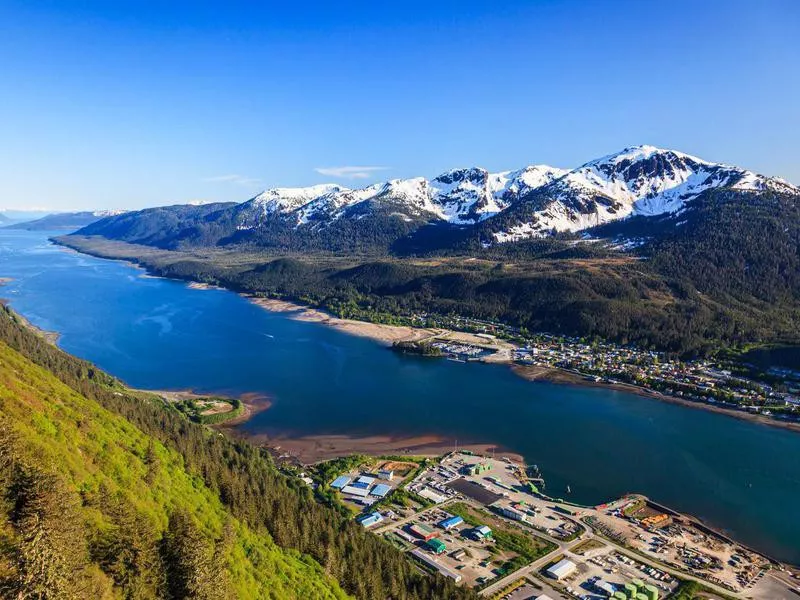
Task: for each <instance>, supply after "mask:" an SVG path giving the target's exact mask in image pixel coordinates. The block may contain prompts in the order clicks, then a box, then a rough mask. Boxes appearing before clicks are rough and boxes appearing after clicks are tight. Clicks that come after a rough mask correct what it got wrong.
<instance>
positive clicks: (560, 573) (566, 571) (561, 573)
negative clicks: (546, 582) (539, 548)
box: [546, 558, 578, 581]
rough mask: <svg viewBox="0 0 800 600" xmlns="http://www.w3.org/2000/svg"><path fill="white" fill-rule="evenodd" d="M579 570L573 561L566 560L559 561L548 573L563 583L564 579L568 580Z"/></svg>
mask: <svg viewBox="0 0 800 600" xmlns="http://www.w3.org/2000/svg"><path fill="white" fill-rule="evenodd" d="M577 568H578V565H576V564H575V563H574V562H572V561H571V560H568V559H566V558H564V559H562V560H560V561H558V562H557V563H556V564H554V565H553V566H552V567H550V568H549V569H547V571H546V573H547V575H548V576H550V577H552V578H553V579H555V580H557V581H561V580H562V579H566V578H567V577H569V576H570V575H572V574H573V573H574V572H575V571H576V570H577Z"/></svg>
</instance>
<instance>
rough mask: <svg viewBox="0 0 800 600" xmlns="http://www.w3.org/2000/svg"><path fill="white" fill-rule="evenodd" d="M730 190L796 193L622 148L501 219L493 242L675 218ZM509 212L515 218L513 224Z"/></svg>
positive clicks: (733, 172) (667, 153) (772, 181)
mask: <svg viewBox="0 0 800 600" xmlns="http://www.w3.org/2000/svg"><path fill="white" fill-rule="evenodd" d="M722 187H730V188H732V189H737V190H742V191H748V190H749V191H758V190H765V189H773V190H776V191H781V192H789V191H791V192H793V193H798V192H800V190H799V189H798V188H796V187H794V186H792V185H790V184H788V183H787V182H785V181H783V180H781V179H777V178H769V177H765V176H763V175H758V174H756V173H752V172H750V171H746V170H744V169H741V168H739V167H734V166H730V165H723V164H718V163H711V162H708V161H705V160H702V159H700V158H696V157H694V156H690V155H688V154H683V153H682V152H676V151H674V150H662V149H660V148H655V147H653V146H635V147H632V148H626V149H624V150H622V151H621V152H617V153H616V154H611V155H609V156H605V157H603V158H599V159H596V160H593V161H591V162H588V163H586V164H584V165H582V166H580V167H578V168H577V169H574V170H572V171H569V172H568V173H566V174H565V175H564V176H563V177H560V178H559V179H557V180H556V181H554V182H552V183H551V184H548V185H545V186H541V187H540V188H538V189H537V190H536V191H535V193H534V194H530V195H529V196H528V198H526V202H525V203H524V205H522V204H520V205H517V206H515V207H513V209H512V210H511V211H510V212H509V214H507V215H504V219H503V221H504V222H503V223H502V226H500V227H497V228H495V229H494V231H493V236H494V240H495V241H497V242H506V241H513V240H519V239H525V238H529V237H542V236H545V235H548V234H550V233H551V232H560V231H580V230H583V229H588V228H590V227H594V226H597V225H601V224H603V223H608V222H609V221H614V220H618V219H623V218H625V217H628V216H631V215H641V216H656V215H663V214H665V213H679V212H680V211H682V210H683V209H684V208H685V207H686V203H687V202H690V201H691V200H692V199H694V198H696V197H697V196H698V195H699V194H701V193H702V192H704V191H706V190H709V189H713V188H722ZM514 212H517V213H518V215H517V218H516V219H514V218H513V217H514V216H515V215H513V213H514Z"/></svg>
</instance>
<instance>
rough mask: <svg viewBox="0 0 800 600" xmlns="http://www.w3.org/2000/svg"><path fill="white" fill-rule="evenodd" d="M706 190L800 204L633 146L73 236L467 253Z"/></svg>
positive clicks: (649, 212)
mask: <svg viewBox="0 0 800 600" xmlns="http://www.w3.org/2000/svg"><path fill="white" fill-rule="evenodd" d="M715 189H723V190H727V191H730V192H733V193H735V194H738V195H739V197H740V199H741V201H742V202H747V201H748V198H749V197H750V195H751V194H752V193H754V192H761V191H766V190H771V191H774V192H778V193H780V194H788V195H790V196H791V197H792V198H795V197H796V198H797V199H798V201H800V189H798V188H797V187H795V186H793V185H791V184H789V183H787V182H785V181H783V180H781V179H776V178H770V177H765V176H763V175H759V174H757V173H753V172H751V171H747V170H745V169H741V168H739V167H735V166H730V165H724V164H718V163H712V162H709V161H706V160H702V159H700V158H696V157H694V156H690V155H688V154H683V153H681V152H676V151H674V150H663V149H659V148H655V147H653V146H636V147H632V148H626V149H624V150H622V151H621V152H617V153H615V154H611V155H608V156H604V157H602V158H598V159H596V160H592V161H590V162H587V163H585V164H583V165H581V166H580V167H578V168H576V169H570V170H567V169H559V168H555V167H550V166H546V165H532V166H528V167H524V168H522V169H518V170H513V171H501V172H496V173H491V172H489V171H487V170H485V169H481V168H477V167H473V168H464V169H455V170H452V171H447V172H446V173H442V174H441V175H439V176H437V177H434V178H432V179H426V178H424V177H414V178H410V179H392V180H389V181H385V182H381V183H375V184H373V185H370V186H367V187H363V188H359V189H349V188H346V187H343V186H341V185H337V184H323V185H314V186H311V187H304V188H274V189H270V190H267V191H265V192H263V193H261V194H259V195H258V196H256V197H254V198H252V199H250V200H248V201H246V202H243V203H240V204H233V203H231V204H226V203H221V204H212V205H205V206H199V207H191V206H176V207H161V208H154V209H146V210H144V211H137V212H135V213H126V214H123V215H120V216H116V217H107V218H105V219H102V220H100V221H99V222H98V223H95V224H93V225H92V226H90V227H87V228H86V229H85V230H84V231H83V233H85V234H87V235H88V234H91V235H109V236H110V237H112V238H115V239H122V240H125V241H132V242H135V243H149V244H153V245H159V246H162V247H183V246H196V245H229V244H249V245H252V246H255V247H269V248H283V249H286V248H289V249H293V250H305V249H309V250H313V251H324V252H345V251H358V252H372V251H375V250H378V251H380V252H386V251H392V250H391V248H392V247H393V246H394V245H396V244H399V246H398V247H401V248H406V250H403V251H406V252H416V251H429V250H430V249H432V248H435V249H442V250H448V249H452V246H453V244H456V245H459V244H460V247H461V248H465V247H472V248H475V247H477V246H478V245H483V246H489V245H494V244H499V243H503V242H511V241H518V240H524V239H528V238H536V237H545V236H548V235H551V234H553V233H555V232H577V231H582V230H585V229H591V228H593V227H597V226H599V225H604V224H610V223H612V222H617V221H621V220H622V219H626V218H628V217H633V216H642V217H645V218H649V217H657V216H660V215H670V214H671V215H680V217H676V219H675V222H676V223H677V222H679V219H684V214H685V215H686V216H687V217H691V215H690V212H691V211H690V209H691V208H692V207H693V206H697V205H698V202H700V200H699V199H700V198H707V197H708V192H709V191H710V190H715ZM695 200H697V201H695ZM91 217H92V218H91V220H97V219H98V216H94V215H92V216H91ZM684 220H685V219H684ZM622 225H624V224H623V223H620V226H622Z"/></svg>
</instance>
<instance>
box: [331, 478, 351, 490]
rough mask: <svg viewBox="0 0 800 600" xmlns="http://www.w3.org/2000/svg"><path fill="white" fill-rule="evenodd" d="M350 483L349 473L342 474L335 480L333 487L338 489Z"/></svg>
mask: <svg viewBox="0 0 800 600" xmlns="http://www.w3.org/2000/svg"><path fill="white" fill-rule="evenodd" d="M348 483H350V478H349V477H348V476H347V475H341V476H339V477H337V478H336V479H334V480H333V483H332V484H331V487H332V488H336V489H342V488H343V487H344V486H346V485H347V484H348Z"/></svg>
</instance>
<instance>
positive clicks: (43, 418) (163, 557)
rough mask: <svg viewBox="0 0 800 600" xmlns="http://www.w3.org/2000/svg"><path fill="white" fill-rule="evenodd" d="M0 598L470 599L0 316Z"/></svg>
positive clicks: (246, 449) (200, 430) (254, 453)
mask: <svg viewBox="0 0 800 600" xmlns="http://www.w3.org/2000/svg"><path fill="white" fill-rule="evenodd" d="M0 438H2V439H0V498H2V503H0V511H2V516H3V524H2V527H0V590H2V593H1V594H0V596H1V597H4V598H6V597H8V598H37V599H50V598H53V599H55V598H58V599H61V598H63V599H73V598H75V599H78V598H120V597H122V598H169V599H177V598H208V599H211V598H215V599H216V598H345V597H348V595H351V596H353V597H356V598H363V599H365V600H367V599H370V600H371V599H374V598H397V599H409V600H411V599H417V598H418V599H423V598H425V599H427V598H441V599H445V598H447V599H450V598H454V599H458V598H472V597H474V596H473V594H472V592H470V591H466V590H462V589H458V588H456V587H455V586H454V584H452V583H451V582H449V581H446V580H445V579H443V578H440V577H431V576H427V575H423V574H422V573H420V572H419V571H418V570H417V569H416V568H415V567H414V566H413V565H412V564H411V563H409V562H408V561H407V560H406V559H405V558H404V557H403V556H402V555H401V554H400V553H399V552H397V551H396V550H395V549H393V548H392V547H391V546H389V545H388V544H386V543H384V542H383V541H382V540H380V539H378V538H377V537H375V536H373V535H371V534H369V533H367V532H365V531H364V530H363V529H362V528H361V527H360V526H358V525H357V524H355V523H354V522H353V521H352V520H349V519H346V518H345V517H343V516H342V515H341V514H340V513H339V512H337V511H336V510H335V509H334V508H333V507H329V506H326V505H325V504H324V503H322V502H321V501H320V499H317V498H315V496H314V494H313V492H312V491H311V489H310V488H308V487H307V486H306V485H305V484H303V483H302V482H299V481H298V480H296V479H293V478H289V477H286V476H284V475H282V474H281V473H280V472H279V471H278V470H277V469H276V467H275V466H274V465H273V463H272V461H271V459H270V457H269V455H268V454H267V453H266V451H263V450H260V449H258V448H256V447H254V446H252V445H250V444H249V443H246V442H240V441H233V440H230V439H228V438H227V437H225V436H224V435H222V434H221V433H219V432H217V431H215V430H213V429H210V428H208V427H206V426H203V425H200V424H197V423H193V422H191V421H189V420H188V419H187V418H186V417H185V416H184V415H182V414H181V413H180V412H178V411H177V410H175V409H172V408H170V407H168V406H167V405H164V404H163V403H162V402H161V401H160V400H158V399H156V398H154V397H153V398H149V397H142V396H141V395H140V394H135V393H133V392H130V391H129V390H127V389H126V388H125V387H124V386H122V385H121V384H120V383H119V382H118V381H116V380H115V379H114V378H112V377H110V376H109V375H107V374H105V373H103V372H102V371H100V370H98V369H97V368H95V367H94V366H93V365H91V364H89V363H87V362H85V361H82V360H79V359H77V358H75V357H72V356H70V355H68V354H66V353H64V352H62V351H60V350H59V349H57V348H56V347H54V346H52V345H50V344H49V343H47V342H46V341H45V340H44V339H43V338H42V337H40V336H39V335H37V334H36V333H34V332H33V331H32V330H30V329H29V328H27V326H25V325H24V324H23V323H22V321H21V320H20V319H19V318H18V317H16V315H15V314H14V313H13V312H11V311H10V310H9V309H7V308H3V309H2V311H0Z"/></svg>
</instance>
